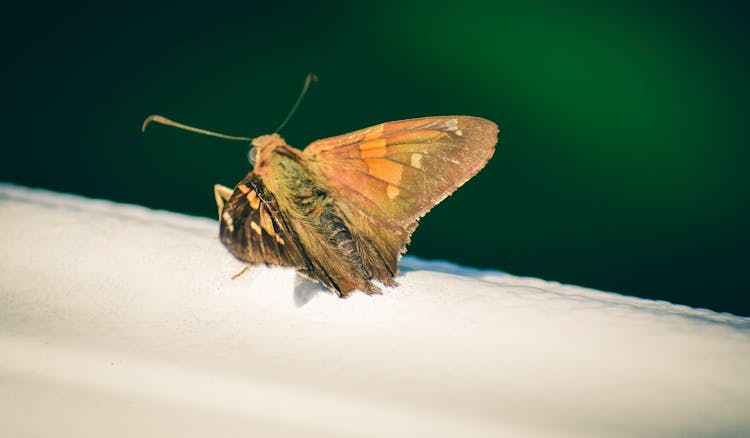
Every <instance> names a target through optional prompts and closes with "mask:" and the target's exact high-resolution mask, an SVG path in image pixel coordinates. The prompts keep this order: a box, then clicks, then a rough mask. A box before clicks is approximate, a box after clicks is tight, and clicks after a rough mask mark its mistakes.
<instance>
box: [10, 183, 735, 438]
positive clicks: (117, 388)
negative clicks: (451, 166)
mask: <svg viewBox="0 0 750 438" xmlns="http://www.w3.org/2000/svg"><path fill="white" fill-rule="evenodd" d="M206 202H212V201H211V199H210V196H209V197H208V198H207V199H206ZM426 220H429V217H428V218H426ZM216 235H217V225H216V223H215V222H214V221H210V220H207V219H200V218H191V217H186V216H180V215H176V214H171V213H164V212H154V211H150V210H147V209H144V208H140V207H134V206H124V205H117V204H113V203H109V202H104V201H93V200H86V199H82V198H78V197H73V196H67V195H57V194H52V193H48V192H42V191H33V190H28V189H24V188H19V187H14V186H8V185H0V248H1V249H2V252H1V253H0V435H2V436H14V437H20V436H42V437H43V436H84V437H85V436H92V437H99V436H270V437H276V436H290V437H298V436H303V435H304V436H364V437H370V436H372V437H375V436H378V437H380V436H472V437H481V436H501V435H503V434H504V435H505V436H514V437H537V436H538V437H547V436H550V437H565V436H571V437H586V436H591V437H600V436H639V437H640V436H660V437H663V436H748V435H750V415H748V412H750V319H748V318H740V317H735V316H732V315H728V314H717V313H714V312H710V311H706V310H696V309H691V308H688V307H684V306H674V305H671V304H668V303H664V302H653V301H646V300H640V299H635V298H629V297H624V296H620V295H616V294H609V293H603V292H597V291H593V290H588V289H582V288H578V287H574V286H562V285H560V284H557V283H549V282H545V281H541V280H536V279H528V278H518V277H514V276H510V275H505V274H502V273H499V272H486V271H478V270H472V269H465V268H460V267H457V266H455V265H450V264H447V263H430V262H424V261H420V260H418V259H415V258H409V257H407V258H405V259H404V261H403V262H402V269H403V271H404V273H403V274H402V276H401V277H400V278H399V279H398V280H399V282H400V283H401V286H400V287H398V288H396V289H385V293H384V294H383V295H382V296H374V297H368V296H365V295H364V294H361V293H356V294H354V295H353V296H352V297H351V298H349V299H346V300H341V299H339V298H337V297H335V296H333V295H331V294H329V293H327V292H324V291H323V289H321V288H320V287H319V286H317V285H315V284H313V283H310V282H308V281H306V280H300V279H299V278H298V277H297V276H296V275H295V274H294V272H293V271H290V270H285V269H267V268H255V269H252V270H251V271H250V272H249V273H248V274H245V275H244V276H242V277H240V278H239V279H238V280H234V281H232V280H231V279H230V276H231V275H232V274H234V273H236V272H237V271H239V270H240V268H241V264H240V263H239V262H237V261H235V260H234V259H233V258H232V257H231V256H230V255H229V253H228V252H227V251H226V250H225V249H224V248H223V247H222V245H221V244H220V243H219V242H218V239H217V237H216ZM706 293H711V291H706Z"/></svg>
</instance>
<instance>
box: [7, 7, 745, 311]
mask: <svg viewBox="0 0 750 438" xmlns="http://www.w3.org/2000/svg"><path fill="white" fill-rule="evenodd" d="M600 3H603V2H580V1H579V2H576V1H574V2H551V1H549V2H545V1H541V2H524V1H518V2H494V3H490V2H487V3H472V2H466V1H463V2H456V1H432V2H429V3H421V4H416V3H409V4H402V3H398V2H393V3H387V2H377V3H374V2H373V3H361V4H360V3H357V4H355V5H351V4H349V2H340V3H337V2H323V3H313V2H308V3H269V4H251V3H237V4H224V5H221V6H216V5H211V4H210V2H204V3H203V4H194V5H191V4H189V3H182V4H180V6H177V4H175V6H171V7H167V6H158V5H154V4H136V3H127V4H123V5H119V6H112V5H107V6H102V5H100V6H98V7H97V6H92V5H85V6H84V5H72V4H66V5H57V6H53V5H46V4H39V3H35V4H30V5H27V6H19V5H16V6H12V7H9V9H5V10H4V12H3V18H2V21H3V22H2V30H0V32H1V34H0V37H2V41H3V46H4V49H3V66H2V75H3V77H2V79H3V88H4V94H5V99H4V105H5V111H6V115H5V116H4V117H3V120H4V124H5V127H4V128H3V136H4V139H3V158H2V159H1V161H0V162H1V164H0V180H5V181H10V182H14V183H18V184H24V185H28V186H32V187H43V188H48V189H53V190H57V191H64V192H72V193H78V194H82V195H86V196H92V197H100V198H107V199H112V200H116V201H122V202H129V203H137V204H142V205H146V206H149V207H152V208H158V209H166V210H173V211H179V212H184V213H189V214H197V215H203V216H208V217H214V216H215V212H216V209H215V206H214V200H213V195H212V185H213V184H214V183H215V182H219V183H223V184H226V185H229V186H234V184H235V183H236V182H237V181H239V180H240V179H241V178H242V177H243V176H244V175H245V173H246V172H247V171H248V170H249V165H248V163H247V161H246V158H245V156H246V155H245V154H246V152H247V150H246V147H245V146H244V145H243V144H241V143H233V142H224V141H221V140H217V139H213V138H208V137H201V136H197V135H193V134H190V133H186V132H182V131H177V130H173V129H169V128H164V127H159V126H154V127H153V128H152V129H150V130H149V132H147V133H146V134H145V135H142V134H140V132H139V126H140V123H141V121H142V120H143V119H144V117H146V116H147V115H149V114H151V113H159V114H163V115H165V116H168V117H171V118H174V119H176V120H179V121H183V122H186V123H192V124H195V125H198V126H201V127H203V128H206V129H211V130H218V131H222V132H226V133H229V134H235V135H246V136H257V135H260V134H265V133H269V132H271V131H273V130H274V129H275V128H276V126H277V125H278V124H279V123H280V122H281V120H282V119H283V118H284V116H285V115H286V113H287V111H288V110H289V108H290V107H291V105H292V103H293V102H294V99H295V98H296V96H297V93H298V91H299V88H300V86H301V84H302V81H303V78H304V76H305V74H306V73H307V72H309V71H314V72H316V73H317V74H318V75H319V77H320V82H319V83H318V84H316V85H315V86H314V87H313V88H312V89H311V91H310V93H309V94H308V97H307V98H306V100H305V101H304V102H303V104H302V106H301V107H300V110H299V111H298V113H297V114H296V116H295V117H294V118H293V120H292V121H291V123H290V124H289V125H288V126H287V127H286V128H285V129H284V131H283V132H282V134H283V135H284V136H285V138H286V140H287V141H288V142H289V143H290V144H292V145H294V146H297V147H300V148H302V147H304V146H305V145H306V144H308V143H309V142H310V141H312V140H314V139H317V138H322V137H326V136H331V135H336V134H341V133H344V132H347V131H351V130H354V129H358V128H363V127H366V126H369V125H373V124H377V123H380V122H384V121H389V120H397V119H403V118H411V117H418V116H427V115H445V114H468V115H477V116H482V117H486V118H489V119H491V120H494V121H496V122H497V123H498V124H499V125H500V127H501V134H500V142H499V144H498V150H497V153H496V154H495V157H494V158H493V160H492V161H491V162H490V163H489V165H488V166H487V167H486V168H485V170H484V171H482V173H480V175H479V176H478V177H476V178H475V179H474V180H472V181H470V182H469V183H468V184H467V185H466V186H464V187H463V188H462V189H460V190H459V191H458V192H457V193H456V195H454V196H452V197H450V198H449V199H448V200H447V201H446V202H444V203H443V204H441V205H440V206H438V207H436V208H435V209H434V210H433V211H432V213H430V214H429V215H428V216H427V217H426V218H425V219H424V220H423V222H422V225H421V226H420V227H419V229H418V230H417V232H416V233H415V235H414V239H413V244H412V246H411V249H410V253H411V254H414V255H418V256H421V257H425V258H437V259H447V260H451V261H454V262H458V263H462V264H466V265H472V266H478V267H483V268H495V269H502V270H505V271H507V272H510V273H513V274H518V275H526V276H535V277H541V278H545V279H550V280H557V281H560V282H565V283H575V284H579V285H584V286H590V287H594V288H598V289H603V290H609V291H617V292H621V293H625V294H631V295H637V296H642V297H649V298H654V299H664V300H669V301H672V302H676V303H682V304H689V305H692V306H699V307H708V308H711V309H715V310H720V311H728V312H733V313H737V314H741V315H748V314H750V300H748V289H750V288H748V287H747V279H746V275H745V274H746V267H747V260H748V257H747V248H748V243H750V233H748V219H749V218H750V211H749V210H750V208H749V207H748V206H749V205H750V203H748V192H747V188H748V187H750V184H749V183H750V181H749V180H750V177H749V176H748V165H749V164H750V148H749V146H750V128H749V127H748V122H749V118H748V97H750V86H749V85H748V78H749V77H750V67H749V64H748V59H749V58H748V46H749V43H748V41H750V35H748V33H749V31H748V26H747V23H748V14H746V13H745V11H744V10H742V8H741V7H739V6H735V5H734V4H731V3H721V2H711V3H706V4H688V3H685V2H667V3H660V4H659V5H654V4H652V2H626V1H614V2H607V3H606V5H603V4H600ZM217 244H218V243H217ZM30 263H33V261H30Z"/></svg>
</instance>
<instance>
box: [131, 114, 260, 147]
mask: <svg viewBox="0 0 750 438" xmlns="http://www.w3.org/2000/svg"><path fill="white" fill-rule="evenodd" d="M151 122H154V123H160V124H162V125H167V126H171V127H173V128H178V129H184V130H185V131H192V132H197V133H198V134H203V135H210V136H211V137H219V138H223V139H226V140H238V141H252V138H250V137H235V136H234V135H226V134H221V133H218V132H213V131H207V130H205V129H200V128H194V127H192V126H188V125H183V124H182V123H178V122H175V121H173V120H169V119H168V118H166V117H162V116H157V115H155V114H154V115H151V116H148V117H146V120H144V121H143V125H141V132H145V131H146V127H147V126H148V124H149V123H151Z"/></svg>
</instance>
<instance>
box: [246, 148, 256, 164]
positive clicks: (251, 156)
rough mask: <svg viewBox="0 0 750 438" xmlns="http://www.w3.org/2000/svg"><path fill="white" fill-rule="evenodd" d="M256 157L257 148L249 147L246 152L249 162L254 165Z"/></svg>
mask: <svg viewBox="0 0 750 438" xmlns="http://www.w3.org/2000/svg"><path fill="white" fill-rule="evenodd" d="M256 158H258V148H256V147H255V146H253V147H251V148H250V151H249V152H248V153H247V159H248V161H250V164H252V165H253V166H255V159H256Z"/></svg>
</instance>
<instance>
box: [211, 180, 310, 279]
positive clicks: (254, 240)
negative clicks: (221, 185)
mask: <svg viewBox="0 0 750 438" xmlns="http://www.w3.org/2000/svg"><path fill="white" fill-rule="evenodd" d="M219 238H220V239H221V242H222V243H223V244H224V246H226V247H227V249H229V251H230V252H231V253H232V254H233V255H234V256H235V257H237V258H238V259H240V260H242V261H244V262H247V263H251V264H260V263H263V264H266V265H279V266H292V267H295V268H298V269H301V270H303V271H306V270H307V269H308V268H309V265H310V262H309V260H308V259H307V256H306V255H305V253H304V250H303V249H302V247H301V246H300V245H299V241H298V239H297V236H296V235H295V234H294V232H293V231H292V228H291V227H290V225H289V223H288V222H287V220H286V219H285V218H284V217H283V215H282V213H281V211H280V210H279V207H278V204H277V203H276V199H275V198H274V197H273V195H272V194H271V193H270V192H269V191H267V190H266V188H265V185H264V184H263V181H262V180H261V179H260V177H259V176H258V175H255V174H254V173H252V172H250V173H249V174H248V175H247V176H246V177H245V179H243V180H242V181H240V183H239V184H237V187H235V189H234V192H233V193H232V196H231V197H230V198H229V201H227V203H226V204H224V209H223V210H222V213H221V219H220V226H219Z"/></svg>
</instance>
